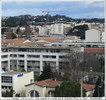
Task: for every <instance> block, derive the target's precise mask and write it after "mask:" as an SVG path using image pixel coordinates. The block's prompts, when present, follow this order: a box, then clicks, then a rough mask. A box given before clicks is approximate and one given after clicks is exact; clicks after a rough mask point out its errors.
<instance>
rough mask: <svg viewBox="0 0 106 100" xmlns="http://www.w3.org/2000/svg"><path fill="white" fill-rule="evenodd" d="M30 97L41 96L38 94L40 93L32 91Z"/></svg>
mask: <svg viewBox="0 0 106 100" xmlns="http://www.w3.org/2000/svg"><path fill="white" fill-rule="evenodd" d="M30 96H31V97H39V94H38V92H37V91H34V90H33V91H31V93H30Z"/></svg>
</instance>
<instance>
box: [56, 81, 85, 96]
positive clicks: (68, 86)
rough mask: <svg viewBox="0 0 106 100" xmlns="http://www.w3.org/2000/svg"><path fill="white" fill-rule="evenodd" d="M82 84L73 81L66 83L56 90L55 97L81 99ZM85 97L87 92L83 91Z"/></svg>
mask: <svg viewBox="0 0 106 100" xmlns="http://www.w3.org/2000/svg"><path fill="white" fill-rule="evenodd" d="M80 89H81V85H80V83H77V82H73V81H64V82H63V83H62V84H61V85H60V86H57V87H56V89H55V97H80V96H81V90H80ZM83 96H84V97H85V96H86V94H85V91H83Z"/></svg>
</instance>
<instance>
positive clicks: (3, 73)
mask: <svg viewBox="0 0 106 100" xmlns="http://www.w3.org/2000/svg"><path fill="white" fill-rule="evenodd" d="M22 73H23V74H26V73H28V72H2V75H17V74H22Z"/></svg>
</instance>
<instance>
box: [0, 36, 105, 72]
mask: <svg viewBox="0 0 106 100" xmlns="http://www.w3.org/2000/svg"><path fill="white" fill-rule="evenodd" d="M66 39H68V40H69V39H70V38H66ZM66 39H65V38H64V39H63V40H62V39H61V41H60V40H59V38H58V37H36V40H26V39H3V40H2V54H1V58H2V59H1V62H2V67H1V68H2V70H3V71H11V70H14V71H19V72H20V71H35V73H36V74H40V73H41V71H43V67H44V66H45V65H44V64H45V62H47V63H49V64H50V66H51V69H52V71H53V72H55V71H59V69H60V68H59V65H60V64H61V60H62V59H64V57H63V56H64V55H66V54H67V53H69V52H70V50H71V49H74V50H77V51H78V52H84V48H95V49H96V50H99V49H101V50H102V51H103V50H104V43H97V42H96V43H95V42H94V43H92V42H76V41H74V42H72V41H71V42H70V41H68V42H66ZM64 40H65V41H64ZM62 41H63V42H62ZM102 55H104V52H103V53H102Z"/></svg>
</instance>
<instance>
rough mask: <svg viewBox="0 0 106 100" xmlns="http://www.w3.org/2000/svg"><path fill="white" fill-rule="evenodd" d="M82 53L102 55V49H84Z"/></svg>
mask: <svg viewBox="0 0 106 100" xmlns="http://www.w3.org/2000/svg"><path fill="white" fill-rule="evenodd" d="M84 52H86V53H99V54H101V53H102V54H104V49H103V48H85V49H84Z"/></svg>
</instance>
